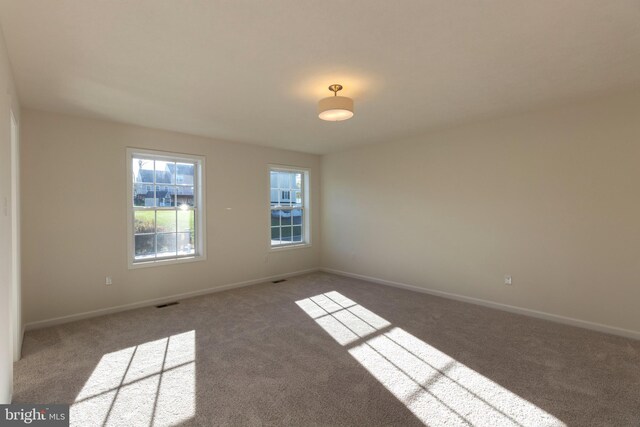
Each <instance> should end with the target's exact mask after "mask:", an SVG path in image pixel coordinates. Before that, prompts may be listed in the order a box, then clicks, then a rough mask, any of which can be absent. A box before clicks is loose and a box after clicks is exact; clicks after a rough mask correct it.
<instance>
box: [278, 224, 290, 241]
mask: <svg viewBox="0 0 640 427" xmlns="http://www.w3.org/2000/svg"><path fill="white" fill-rule="evenodd" d="M292 234H293V233H292V227H282V228H281V229H280V235H281V238H280V240H282V241H283V242H290V241H291V235H292Z"/></svg>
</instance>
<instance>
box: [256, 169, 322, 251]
mask: <svg viewBox="0 0 640 427" xmlns="http://www.w3.org/2000/svg"><path fill="white" fill-rule="evenodd" d="M274 171H275V172H295V173H302V188H301V191H302V212H303V215H302V218H303V222H302V235H303V237H304V239H303V240H302V241H301V242H291V243H284V244H280V245H272V244H271V228H272V226H271V211H272V209H271V172H274ZM310 182H311V171H310V169H308V168H304V167H300V166H289V165H282V164H269V165H267V192H266V195H267V209H268V215H267V227H266V228H267V233H268V234H267V244H268V248H269V251H270V252H278V251H284V250H290V249H300V248H308V247H310V246H311V197H310Z"/></svg>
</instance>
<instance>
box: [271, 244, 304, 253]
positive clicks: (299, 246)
mask: <svg viewBox="0 0 640 427" xmlns="http://www.w3.org/2000/svg"><path fill="white" fill-rule="evenodd" d="M310 247H311V243H299V244H292V245H280V246H271V247H270V248H269V252H280V251H287V250H291V249H303V248H310Z"/></svg>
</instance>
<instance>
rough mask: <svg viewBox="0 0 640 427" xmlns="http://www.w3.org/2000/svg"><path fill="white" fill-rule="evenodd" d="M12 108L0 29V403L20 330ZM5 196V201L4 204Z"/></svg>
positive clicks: (6, 396)
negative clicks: (16, 305)
mask: <svg viewBox="0 0 640 427" xmlns="http://www.w3.org/2000/svg"><path fill="white" fill-rule="evenodd" d="M11 111H13V113H14V114H15V118H16V120H17V121H19V120H20V116H19V112H20V106H19V105H18V97H17V95H16V91H15V87H14V85H13V78H12V75H11V67H10V65H9V60H8V58H7V51H6V47H5V44H4V37H3V36H2V34H1V32H0V404H3V403H9V402H10V401H11V392H12V387H13V359H14V353H15V346H16V345H15V341H14V338H15V337H14V330H21V329H22V325H21V321H20V318H19V315H18V319H17V321H18V322H19V323H20V324H18V325H17V327H16V325H15V324H14V320H15V319H12V317H13V314H14V313H15V312H14V311H13V308H14V307H13V306H12V302H13V301H14V298H16V299H18V300H19V295H15V294H14V292H13V289H12V287H13V284H12V277H13V269H12V264H13V258H14V256H16V254H14V253H13V250H12V248H13V245H14V242H13V239H14V236H12V234H13V233H12V215H11V211H12V208H13V203H12V200H11V185H12V167H11V155H12V152H11V120H10V112H11ZM5 200H6V204H5Z"/></svg>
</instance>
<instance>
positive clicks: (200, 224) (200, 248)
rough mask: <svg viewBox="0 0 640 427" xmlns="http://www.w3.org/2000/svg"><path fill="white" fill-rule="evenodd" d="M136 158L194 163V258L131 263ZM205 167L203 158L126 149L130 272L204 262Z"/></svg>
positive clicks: (205, 222)
mask: <svg viewBox="0 0 640 427" xmlns="http://www.w3.org/2000/svg"><path fill="white" fill-rule="evenodd" d="M136 154H138V155H142V156H148V157H153V158H154V159H156V160H168V161H180V160H184V161H188V162H197V163H198V165H199V167H198V168H197V169H198V171H197V172H196V173H195V175H196V182H195V184H196V185H195V187H196V193H195V194H196V201H197V215H196V227H197V228H196V230H197V231H196V232H197V236H198V238H196V255H194V256H186V257H180V258H166V259H158V260H151V261H139V262H134V254H135V249H134V245H135V239H134V237H133V217H134V209H133V176H132V173H133V167H132V161H133V157H134V156H135V155H136ZM205 174H206V164H205V158H204V156H197V155H193V154H185V153H170V152H167V151H158V150H148V149H141V148H132V147H127V204H126V207H127V208H126V211H127V265H128V267H129V269H130V270H132V269H137V268H146V267H157V266H161V265H171V264H183V263H188V262H196V261H205V260H206V259H207V242H206V239H207V214H206V208H207V200H206V196H205V195H206V191H205V183H206V182H207V180H206V175H205Z"/></svg>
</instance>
